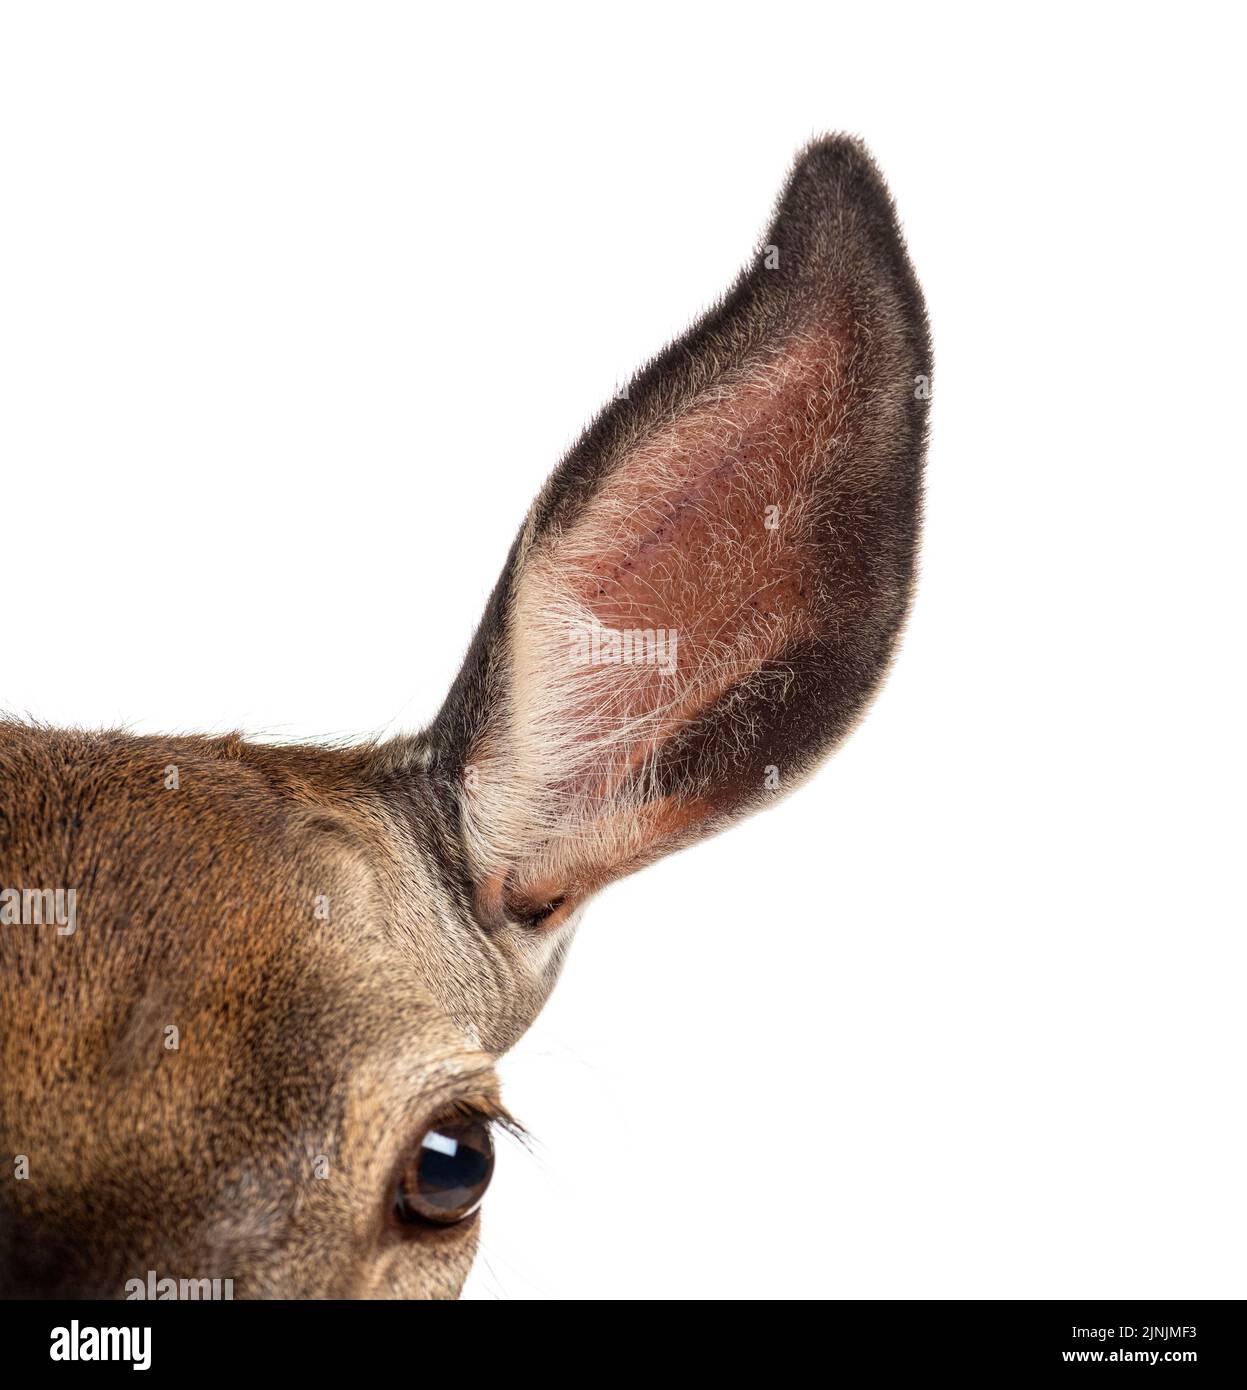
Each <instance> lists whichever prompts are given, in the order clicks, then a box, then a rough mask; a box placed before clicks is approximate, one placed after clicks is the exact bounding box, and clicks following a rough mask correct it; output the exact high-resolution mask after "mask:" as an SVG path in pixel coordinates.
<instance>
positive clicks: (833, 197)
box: [780, 133, 895, 220]
mask: <svg viewBox="0 0 1247 1390" xmlns="http://www.w3.org/2000/svg"><path fill="white" fill-rule="evenodd" d="M793 205H796V207H797V209H798V210H799V211H804V212H805V213H806V214H807V215H813V214H816V213H817V212H819V211H821V212H823V214H824V215H826V214H827V213H829V212H831V211H832V210H833V209H835V208H843V207H844V206H845V205H857V206H866V207H870V208H872V209H873V210H875V211H876V212H879V213H882V214H883V215H885V216H886V217H887V218H888V219H889V220H890V219H892V218H893V217H894V216H895V209H894V207H893V204H892V195H891V194H890V193H889V192H888V186H887V184H886V183H885V182H884V178H883V174H882V173H881V172H880V170H879V166H878V164H876V163H875V159H874V156H873V155H872V154H871V153H870V150H869V149H868V148H867V146H866V143H865V141H864V140H862V139H860V138H859V137H858V136H856V135H848V134H844V133H837V134H832V135H820V136H817V137H816V138H815V139H813V140H811V141H810V142H809V144H807V145H806V146H804V148H803V149H802V150H801V151H800V152H799V153H798V155H797V158H796V160H795V161H794V163H793V168H792V173H791V175H790V176H789V179H788V184H787V187H786V188H785V189H784V192H783V195H782V196H781V198H780V212H781V216H782V215H783V213H784V212H785V211H786V210H787V209H788V208H790V207H792V206H793Z"/></svg>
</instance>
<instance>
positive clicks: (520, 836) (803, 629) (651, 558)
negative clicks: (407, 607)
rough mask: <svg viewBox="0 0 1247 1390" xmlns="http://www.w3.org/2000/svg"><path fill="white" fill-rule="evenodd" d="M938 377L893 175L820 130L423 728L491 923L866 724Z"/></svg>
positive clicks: (804, 762)
mask: <svg viewBox="0 0 1247 1390" xmlns="http://www.w3.org/2000/svg"><path fill="white" fill-rule="evenodd" d="M930 374H931V365H930V347H929V342H928V335H927V324H926V315H925V312H924V309H923V303H922V297H921V292H920V290H919V288H918V285H917V282H916V280H915V278H914V274H913V271H912V269H911V267H910V265H909V261H908V259H907V257H906V253H905V249H904V245H903V242H902V240H901V235H900V231H899V229H898V226H897V221H896V216H895V212H894V209H893V207H892V203H891V199H890V198H889V196H888V192H887V189H886V188H885V186H884V183H883V180H882V178H881V177H880V175H879V172H878V170H877V169H876V168H875V165H874V163H873V162H872V160H871V158H870V156H869V155H868V154H867V153H866V151H865V150H864V149H863V148H862V146H861V145H860V144H858V143H856V142H855V141H853V140H850V139H846V138H842V137H836V138H830V139H825V140H821V141H819V142H817V143H815V144H814V145H812V146H811V147H809V148H808V149H807V150H806V151H805V152H804V154H803V155H802V156H801V157H800V158H799V160H798V162H797V164H796V166H795V168H794V170H793V172H792V175H791V177H790V178H789V181H788V184H787V186H786V188H785V189H784V192H783V194H782V195H781V198H780V201H779V206H778V210H777V212H776V215H775V218H774V221H773V223H772V225H771V228H770V230H769V231H768V232H767V234H766V236H765V238H764V241H763V245H762V247H761V249H760V250H759V252H758V253H757V255H756V257H755V258H754V260H753V262H752V263H751V265H750V266H749V267H748V268H747V269H746V270H745V271H744V272H743V273H742V275H741V277H740V278H739V280H738V281H737V283H736V285H735V286H734V287H733V288H732V289H731V290H730V292H729V293H728V295H727V297H726V298H725V299H724V300H723V302H722V303H721V304H720V305H719V307H717V308H716V309H714V310H713V311H712V312H711V313H709V314H708V315H707V316H706V317H705V319H703V320H702V322H701V323H699V324H697V325H696V326H695V327H694V328H693V329H692V330H691V331H690V332H689V333H688V334H687V335H686V336H685V337H684V338H682V339H681V340H680V341H678V342H676V343H674V344H673V345H672V346H671V347H669V348H668V349H667V350H666V351H665V352H664V353H662V355H661V356H660V357H658V358H657V359H656V360H655V361H654V362H652V363H651V364H650V365H649V366H648V367H646V368H645V369H644V370H643V371H642V372H641V373H640V374H639V375H638V376H637V377H636V378H635V379H634V380H633V382H632V383H631V384H630V387H629V389H628V390H627V392H626V393H625V394H624V396H623V397H621V398H620V399H618V400H616V401H615V402H614V403H613V404H612V405H611V406H610V407H609V408H608V409H607V410H606V411H605V412H604V413H603V414H602V415H601V416H600V417H599V418H598V419H597V421H596V422H595V423H594V424H593V425H592V426H591V427H590V428H589V429H588V430H587V431H586V432H585V434H584V435H583V437H582V438H581V439H580V440H579V442H578V443H577V444H576V445H575V447H574V448H573V449H572V450H571V452H570V454H569V455H568V456H567V458H565V459H564V461H563V462H562V464H561V465H560V466H559V468H558V469H557V470H556V471H555V473H554V475H553V477H551V479H550V480H549V482H548V483H547V485H546V487H545V489H544V491H543V492H542V493H541V495H540V497H538V499H537V501H536V503H535V504H534V506H533V508H532V510H531V512H530V513H529V516H528V519H527V521H526V522H525V524H524V526H523V528H522V530H521V532H520V535H519V536H518V538H517V539H516V542H515V544H514V546H513V547H512V550H511V555H510V558H509V560H508V562H507V565H506V568H505V570H504V571H503V574H502V577H501V579H500V580H499V582H498V585H497V588H496V589H495V591H494V594H493V596H492V598H491V600H490V603H489V606H488V609H487V611H486V614H485V617H484V620H483V622H482V624H481V627H480V629H479V630H478V632H477V634H476V637H475V640H474V642H473V644H472V647H471V649H470V651H469V654H468V657H467V661H466V663H465V665H464V668H463V670H462V672H461V673H460V675H459V678H458V680H457V681H456V683H455V685H454V687H453V688H452V690H451V692H450V695H449V696H448V698H447V701H446V704H445V705H444V707H443V709H442V711H441V713H440V714H439V716H438V718H437V720H436V721H435V724H434V726H433V728H432V730H431V743H432V760H433V763H434V764H435V766H436V767H437V768H438V769H439V770H440V771H441V772H442V773H443V774H444V775H447V776H452V777H453V776H457V775H459V774H462V777H461V782H462V786H463V793H462V799H461V810H460V814H461V823H462V830H463V836H464V842H465V846H466V850H467V854H468V858H469V861H470V864H471V872H472V875H473V879H474V882H475V891H476V894H477V905H478V910H479V911H481V912H482V913H483V914H484V915H485V917H486V918H499V917H502V916H509V917H512V918H518V919H520V920H523V921H529V922H532V923H534V924H536V923H538V922H542V921H547V922H549V923H551V924H552V923H553V922H555V921H557V920H558V919H559V918H560V917H561V916H563V915H565V914H566V913H567V912H569V911H570V910H571V909H572V908H573V907H574V905H575V904H576V903H578V902H579V901H580V900H582V899H583V898H584V897H585V896H586V895H587V894H588V893H590V892H592V891H593V890H594V889H595V888H597V887H598V886H600V885H601V884H603V883H606V882H607V881H609V880H610V879H613V878H616V877H618V876H620V875H622V874H625V873H628V872H630V871H631V870H633V869H635V868H637V867H639V866H640V865H642V864H644V863H646V862H648V861H649V860H652V859H654V858H656V857H657V856H659V855H661V854H665V853H667V852H669V851H671V850H674V849H677V848H679V847H681V846H683V845H685V844H688V843H689V842H690V841H692V840H695V839H697V838H699V837H701V836H703V835H706V834H708V833H710V832H711V831H713V830H716V829H718V828H719V827H720V826H722V825H724V824H726V823H727V822H729V821H731V820H732V819H734V818H736V817H738V816H740V815H742V814H744V813H746V812H748V811H750V810H752V809H756V808H758V807H760V806H763V805H765V804H767V803H769V802H770V801H772V800H773V799H774V798H775V797H776V796H778V795H779V794H780V793H781V792H783V791H784V790H787V789H788V788H791V787H792V786H793V785H794V784H795V783H797V782H798V781H799V780H801V778H802V777H803V776H804V775H805V774H806V773H807V772H808V771H810V769H811V768H812V767H813V766H814V765H815V764H816V763H817V762H818V761H819V760H820V759H821V758H822V757H823V756H824V755H825V754H826V753H827V752H828V751H829V750H830V749H831V748H832V747H833V746H834V745H835V743H836V742H837V741H838V740H839V739H840V738H842V737H843V736H844V734H845V733H846V732H847V731H848V730H849V728H850V727H851V726H852V724H853V722H854V720H855V719H856V717H857V716H858V714H859V713H860V712H861V710H862V708H863V706H864V704H865V703H866V701H867V700H868V699H869V697H870V695H871V693H872V692H873V690H874V689H875V687H876V686H877V685H878V683H879V681H880V679H881V677H882V676H883V673H884V671H885V668H886V666H887V664H888V660H889V656H890V653H891V651H892V647H893V644H894V642H895V640H896V636H897V632H898V629H899V628H900V625H901V622H902V620H903V617H904V614H905V610H906V605H907V600H908V594H909V589H910V582H911V577H912V573H913V568H914V551H915V544H916V538H917V533H918V521H919V506H920V485H921V465H922V455H923V450H924V444H925V431H926V416H925V412H926V398H927V394H928V390H927V388H928V383H929V379H930Z"/></svg>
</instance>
